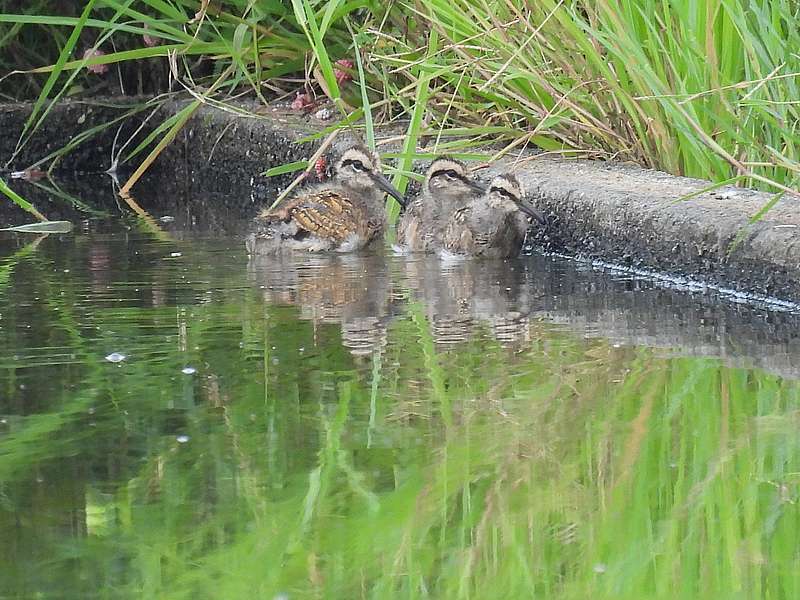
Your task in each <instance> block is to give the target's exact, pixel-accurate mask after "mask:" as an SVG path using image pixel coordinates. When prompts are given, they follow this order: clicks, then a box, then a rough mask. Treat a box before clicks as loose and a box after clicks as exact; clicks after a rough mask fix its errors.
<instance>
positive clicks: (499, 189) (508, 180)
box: [486, 173, 546, 225]
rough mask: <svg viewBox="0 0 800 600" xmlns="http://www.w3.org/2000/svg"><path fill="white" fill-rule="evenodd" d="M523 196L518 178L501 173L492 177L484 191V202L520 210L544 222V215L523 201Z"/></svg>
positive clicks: (523, 192)
mask: <svg viewBox="0 0 800 600" xmlns="http://www.w3.org/2000/svg"><path fill="white" fill-rule="evenodd" d="M524 196H525V189H524V188H523V187H522V184H521V183H520V181H519V179H517V178H516V177H515V176H514V175H512V174H511V173H502V174H501V175H497V176H496V177H495V178H494V179H492V181H491V183H490V184H489V189H488V190H487V192H486V202H487V203H488V204H489V206H491V207H492V208H498V209H501V210H504V211H506V212H513V211H515V210H521V211H522V212H524V213H525V214H526V215H528V216H529V217H533V218H534V219H536V220H537V221H538V222H539V223H540V224H542V225H544V224H545V223H546V220H545V218H544V215H542V213H540V212H539V211H538V210H536V209H535V208H533V207H531V206H528V203H527V202H525V201H523V197H524Z"/></svg>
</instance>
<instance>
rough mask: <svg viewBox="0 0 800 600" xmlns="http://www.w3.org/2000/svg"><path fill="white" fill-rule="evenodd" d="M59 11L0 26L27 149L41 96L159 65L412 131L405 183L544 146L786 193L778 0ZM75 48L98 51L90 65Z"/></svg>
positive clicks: (789, 86) (789, 129)
mask: <svg viewBox="0 0 800 600" xmlns="http://www.w3.org/2000/svg"><path fill="white" fill-rule="evenodd" d="M59 4H60V3H59ZM56 6H57V5H56V3H53V2H48V1H40V2H39V3H36V4H33V5H32V6H30V7H29V9H28V10H27V14H5V15H0V65H2V66H3V67H5V68H6V69H7V70H9V71H12V70H13V71H19V72H16V73H15V74H13V75H11V76H9V77H6V78H5V79H3V80H1V81H0V86H2V87H0V93H3V94H4V95H6V96H9V95H13V94H14V93H18V94H22V95H27V96H29V97H33V98H35V110H34V113H33V114H32V116H31V119H30V120H29V123H28V124H27V126H26V130H25V132H23V135H22V137H21V138H20V139H21V142H20V143H21V144H24V141H25V139H26V136H29V135H31V134H32V133H33V132H34V131H35V129H36V125H37V123H38V122H40V120H41V119H42V118H43V117H44V116H45V115H46V114H47V109H48V107H49V106H50V104H49V103H50V102H51V101H53V100H54V99H57V98H63V97H66V96H72V95H80V94H92V93H98V92H105V93H111V92H113V93H119V89H118V88H119V83H118V80H121V81H123V82H126V81H127V84H126V86H123V87H127V88H128V89H127V92H128V93H130V92H131V91H133V89H132V88H134V87H136V86H135V85H134V83H133V82H139V88H141V89H140V91H142V90H143V91H145V92H146V91H148V90H149V91H150V93H153V94H154V93H156V92H160V91H164V81H160V80H159V79H158V78H157V77H155V76H153V73H155V72H157V71H158V69H159V67H158V65H159V64H160V65H161V67H160V68H161V69H162V70H163V69H164V68H165V66H164V63H165V62H166V61H167V58H166V56H167V54H171V55H172V56H173V61H172V68H173V77H177V78H178V80H179V81H180V82H181V84H182V85H183V86H185V87H186V88H187V89H190V90H193V91H195V92H196V93H200V94H203V95H204V96H205V98H206V100H207V101H209V102H223V103H224V102H227V101H228V99H229V95H230V94H232V93H238V92H241V91H247V90H251V93H255V94H257V95H258V96H259V97H260V98H262V99H263V98H265V97H267V96H275V95H278V96H282V95H287V96H288V97H291V96H292V95H293V94H294V91H295V90H296V89H298V86H303V87H302V89H305V90H311V91H313V92H315V93H316V94H317V95H318V96H321V97H325V96H326V95H327V96H328V97H329V98H330V99H331V100H332V101H333V103H334V104H335V105H336V106H337V107H338V109H339V111H340V112H341V114H342V117H343V123H342V126H351V125H352V121H353V118H354V117H359V118H364V119H366V122H365V124H366V126H367V136H368V137H371V136H372V128H373V127H377V126H379V125H380V124H382V123H393V122H396V121H398V120H404V121H406V122H407V123H408V124H409V125H408V138H407V139H406V144H405V146H404V149H403V152H402V156H401V158H402V160H401V163H402V165H401V168H400V174H399V175H398V183H399V184H401V185H402V183H403V182H404V174H403V173H404V172H406V171H407V166H408V165H407V163H408V159H409V157H412V156H414V155H416V154H419V153H421V149H420V147H419V144H418V141H419V140H422V139H428V140H430V139H433V140H434V144H432V146H433V151H434V152H436V151H447V152H451V153H452V152H460V153H464V152H467V151H468V150H469V149H471V148H475V147H476V146H478V145H480V144H482V143H486V142H489V141H498V140H501V141H505V142H506V143H507V146H506V149H505V150H503V151H501V152H500V153H502V152H507V151H510V150H511V149H515V148H525V147H533V146H538V147H540V148H542V149H545V150H549V151H554V152H563V153H565V155H569V156H572V155H578V156H580V155H583V154H588V155H590V156H599V157H606V158H617V159H621V160H631V161H635V162H638V163H639V164H642V165H644V166H648V167H655V168H659V169H663V170H666V171H669V172H672V173H676V174H682V175H688V176H694V177H701V178H707V179H710V180H712V181H724V180H728V179H731V178H736V179H735V180H736V181H737V182H738V184H739V185H747V186H755V187H759V188H764V189H770V190H773V191H775V192H779V191H783V192H786V193H789V194H794V195H796V194H797V191H796V190H797V178H798V174H799V173H800V162H798V131H797V123H798V122H799V121H800V120H799V119H798V116H800V115H798V103H800V101H798V100H797V98H798V95H799V94H798V92H800V87H799V86H798V74H800V54H798V53H797V51H796V49H797V48H798V47H800V26H799V25H798V23H800V19H799V18H798V17H799V16H800V15H798V12H799V11H800V8H799V7H798V5H797V3H795V2H791V1H790V0H752V1H750V2H746V3H744V2H731V1H727V0H724V1H723V0H717V1H715V2H706V1H705V0H703V1H700V0H678V1H675V2H670V3H665V2H661V1H658V0H635V1H634V0H624V1H622V2H615V3H612V2H606V1H601V2H586V1H578V2H570V3H566V2H562V1H556V0H544V1H542V2H535V3H531V2H526V1H523V0H431V1H430V2H425V3H414V2H410V1H408V0H406V1H400V2H396V3H389V4H386V3H383V2H376V1H370V0H356V1H353V2H344V1H342V0H317V1H314V0H293V1H292V2H291V3H280V2H268V1H263V2H251V1H249V0H228V1H226V2H222V3H216V2H212V3H211V4H209V5H208V6H207V7H206V8H207V10H205V11H201V10H200V9H201V8H202V6H203V5H202V4H201V3H200V2H198V1H192V0H180V1H172V2H167V1H164V0H138V1H134V0H127V1H125V2H120V1H117V0H97V1H96V2H94V4H92V3H88V4H85V5H82V9H83V10H82V11H78V9H77V8H75V7H73V9H72V10H71V11H70V10H69V9H67V10H66V11H64V10H63V8H62V9H61V10H60V11H57V10H56ZM198 11H200V13H198ZM59 12H60V13H62V14H57V13H59ZM64 12H66V13H67V14H63V13H64ZM196 17H197V18H196ZM429 32H430V33H429ZM144 35H149V36H151V37H152V38H153V39H154V40H155V43H156V45H155V46H154V47H148V46H147V45H145V44H144V41H143V39H144V37H143V36H144ZM430 35H435V36H436V39H437V44H436V47H435V49H433V51H431V50H432V49H431V47H430V45H429V38H430ZM78 40H80V43H79V42H78ZM87 47H99V48H101V49H102V50H104V51H105V53H106V54H105V55H104V56H100V57H93V58H89V59H88V60H84V59H82V51H83V49H85V48H87ZM356 57H357V58H358V60H357V61H355V63H354V64H355V66H356V67H357V68H355V69H354V70H353V71H354V72H353V76H354V77H355V79H356V81H355V82H353V83H346V82H344V83H340V82H339V81H337V78H336V73H335V69H336V65H335V61H336V60H338V59H343V58H346V59H350V60H352V59H354V58H356ZM98 64H106V65H108V66H109V67H110V68H111V71H110V73H109V74H108V75H106V76H104V78H103V77H98V76H97V75H94V74H90V73H86V70H85V69H86V67H87V66H90V65H98ZM143 81H144V84H143V83H142V82H143ZM211 85H214V89H213V90H212V91H211V92H209V89H208V88H209V87H210V86H211ZM178 88H180V86H178ZM420 94H423V95H424V97H425V99H426V102H425V104H424V106H420V103H419V101H420ZM365 108H366V109H367V110H365ZM173 125H175V126H176V127H180V123H177V124H175V123H174V124H173ZM173 131H174V130H173ZM451 132H457V133H458V136H457V137H456V138H450V137H449V134H450V133H451ZM409 140H410V141H409ZM430 151H431V149H430V148H426V152H428V153H429V152H430ZM144 165H145V167H146V165H147V162H146V161H145V163H144Z"/></svg>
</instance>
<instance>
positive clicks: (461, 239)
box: [440, 173, 545, 258]
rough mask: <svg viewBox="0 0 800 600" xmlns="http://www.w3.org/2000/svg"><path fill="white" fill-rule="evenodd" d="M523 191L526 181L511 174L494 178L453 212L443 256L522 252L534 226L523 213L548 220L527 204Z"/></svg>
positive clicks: (537, 218)
mask: <svg viewBox="0 0 800 600" xmlns="http://www.w3.org/2000/svg"><path fill="white" fill-rule="evenodd" d="M523 194H524V191H523V188H522V184H521V183H520V182H519V180H518V179H517V178H516V177H515V176H514V175H512V174H511V173H503V174H501V175H497V176H496V177H494V178H493V179H492V181H491V182H490V183H489V187H488V189H487V190H486V192H485V193H484V194H483V195H482V196H480V197H478V198H474V199H472V200H471V201H470V202H469V203H468V204H467V205H466V206H463V207H461V208H459V209H457V210H456V211H455V212H454V213H453V214H452V216H451V217H450V219H449V221H448V222H447V225H446V227H445V230H444V235H443V239H442V249H441V251H440V255H441V256H442V257H444V258H449V257H453V256H482V257H486V258H509V257H512V256H516V255H518V254H519V252H520V250H521V249H522V243H523V242H524V240H525V233H526V232H527V230H528V228H529V227H530V224H529V222H528V219H527V218H526V217H525V216H524V215H523V214H522V213H525V214H527V215H528V216H530V217H533V218H534V219H536V220H537V221H538V222H539V223H540V224H544V223H545V220H544V217H543V216H542V215H541V213H539V212H538V211H536V210H534V209H532V208H530V207H528V206H526V205H525V204H523V202H522V197H523ZM520 211H521V212H520Z"/></svg>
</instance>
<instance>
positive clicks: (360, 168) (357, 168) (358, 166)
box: [350, 160, 367, 172]
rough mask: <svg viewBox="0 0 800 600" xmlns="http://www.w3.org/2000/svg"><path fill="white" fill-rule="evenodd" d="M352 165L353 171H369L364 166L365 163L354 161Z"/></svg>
mask: <svg viewBox="0 0 800 600" xmlns="http://www.w3.org/2000/svg"><path fill="white" fill-rule="evenodd" d="M350 164H351V165H352V166H353V171H356V172H358V171H366V170H367V168H366V167H365V166H364V163H362V162H361V161H360V160H354V161H353V162H352V163H350Z"/></svg>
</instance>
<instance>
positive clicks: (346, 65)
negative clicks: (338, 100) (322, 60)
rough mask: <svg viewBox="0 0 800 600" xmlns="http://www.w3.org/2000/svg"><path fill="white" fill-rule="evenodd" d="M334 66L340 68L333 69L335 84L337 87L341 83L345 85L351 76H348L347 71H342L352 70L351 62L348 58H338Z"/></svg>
mask: <svg viewBox="0 0 800 600" xmlns="http://www.w3.org/2000/svg"><path fill="white" fill-rule="evenodd" d="M336 66H337V67H341V68H340V69H334V70H333V74H334V75H335V76H336V82H337V83H338V84H339V85H342V84H343V83H347V82H348V81H350V80H351V79H353V76H352V75H351V74H350V72H349V71H345V70H344V69H352V68H353V61H352V60H350V59H349V58H340V59H339V60H337V61H336Z"/></svg>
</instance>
